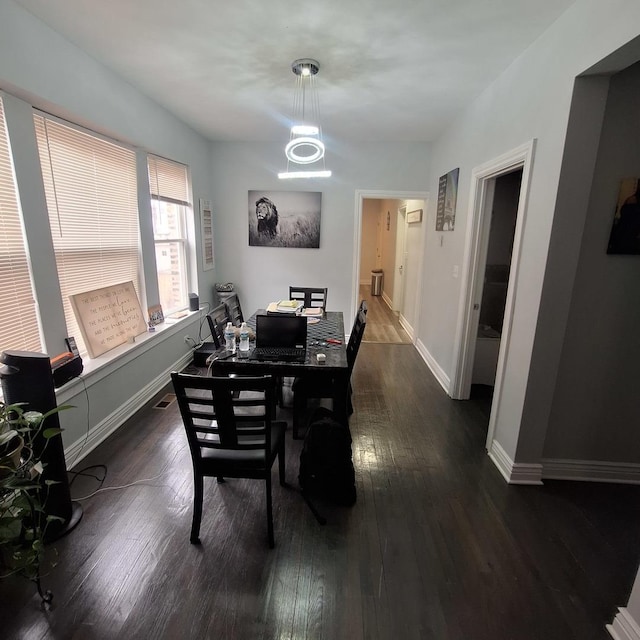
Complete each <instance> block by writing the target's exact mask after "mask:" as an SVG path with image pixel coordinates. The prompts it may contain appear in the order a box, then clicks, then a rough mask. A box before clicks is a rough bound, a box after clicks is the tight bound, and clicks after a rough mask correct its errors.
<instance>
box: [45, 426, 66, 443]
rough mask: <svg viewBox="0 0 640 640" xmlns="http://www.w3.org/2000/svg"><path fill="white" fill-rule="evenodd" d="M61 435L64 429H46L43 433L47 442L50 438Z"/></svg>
mask: <svg viewBox="0 0 640 640" xmlns="http://www.w3.org/2000/svg"><path fill="white" fill-rule="evenodd" d="M59 433H62V429H60V428H58V427H49V428H48V429H44V430H43V431H42V437H43V438H45V439H46V440H49V439H50V438H53V437H54V436H57V435H58V434H59Z"/></svg>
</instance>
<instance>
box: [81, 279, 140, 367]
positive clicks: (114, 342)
mask: <svg viewBox="0 0 640 640" xmlns="http://www.w3.org/2000/svg"><path fill="white" fill-rule="evenodd" d="M71 304H72V305H73V310H74V312H75V314H76V320H77V321H78V324H79V325H80V331H82V337H83V338H84V341H85V344H86V345H87V350H88V351H89V355H90V356H91V357H92V358H95V357H97V356H99V355H101V354H103V353H105V352H106V351H109V350H110V349H113V348H114V347H117V346H118V345H121V344H123V343H125V342H127V339H128V338H129V336H138V335H140V334H141V333H144V332H145V331H146V330H147V323H146V321H145V318H144V316H143V315H142V309H141V307H140V301H139V300H138V296H137V294H136V290H135V288H134V286H133V282H132V281H129V282H123V283H121V284H116V285H113V286H111V287H103V288H102V289H94V290H93V291H86V292H84V293H77V294H75V295H73V296H71Z"/></svg>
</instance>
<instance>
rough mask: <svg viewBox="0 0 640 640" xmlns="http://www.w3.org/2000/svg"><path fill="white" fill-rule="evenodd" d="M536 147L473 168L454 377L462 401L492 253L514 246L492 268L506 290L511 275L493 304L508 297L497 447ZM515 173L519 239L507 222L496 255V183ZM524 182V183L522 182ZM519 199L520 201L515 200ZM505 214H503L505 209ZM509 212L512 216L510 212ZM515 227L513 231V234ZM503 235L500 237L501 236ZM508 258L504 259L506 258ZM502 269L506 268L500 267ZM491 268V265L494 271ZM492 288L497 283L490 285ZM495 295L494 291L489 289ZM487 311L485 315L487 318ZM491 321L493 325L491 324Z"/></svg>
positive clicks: (495, 401)
mask: <svg viewBox="0 0 640 640" xmlns="http://www.w3.org/2000/svg"><path fill="white" fill-rule="evenodd" d="M534 150H535V140H531V141H530V142H528V143H526V144H524V145H522V146H521V147H518V148H516V149H513V150H512V151H510V152H508V153H506V154H504V155H502V156H500V157H498V158H495V159H494V160H491V161H489V162H487V163H486V164H484V165H481V166H479V167H476V169H474V171H473V173H472V185H471V203H470V211H471V215H472V219H471V221H470V224H469V225H468V227H467V236H466V239H465V254H464V268H463V281H462V296H461V303H460V304H461V308H460V313H459V321H458V326H457V339H456V354H455V360H454V364H455V370H454V372H453V376H452V384H451V394H450V395H451V397H453V398H455V399H459V400H466V399H468V398H469V397H470V392H471V383H472V379H473V366H474V360H475V357H476V346H477V343H478V329H479V328H481V326H480V310H481V307H482V302H483V292H484V291H485V282H486V276H487V273H486V271H487V264H488V261H487V257H488V256H489V255H491V256H492V259H493V256H495V255H498V254H500V253H503V254H504V253H505V252H506V251H505V245H507V244H510V245H511V251H510V257H509V267H508V269H507V270H506V269H505V268H504V265H499V266H498V268H497V269H495V270H494V271H495V272H497V274H496V273H491V277H492V278H495V279H496V281H497V282H499V283H500V284H499V286H496V287H494V288H495V289H496V290H497V289H499V288H502V289H505V286H504V280H506V291H502V292H501V293H500V296H499V297H498V296H497V294H496V295H495V297H496V299H497V300H498V299H499V300H500V303H499V304H498V303H494V304H493V307H496V306H498V307H502V299H503V298H504V305H503V311H502V310H501V311H500V313H499V314H498V315H497V316H496V315H493V317H494V318H496V321H497V319H499V320H500V321H501V322H500V324H501V326H500V331H499V343H498V344H496V345H494V346H496V347H497V358H496V361H495V369H494V370H495V374H493V373H491V376H490V377H492V378H493V380H494V390H493V397H492V399H491V409H490V418H489V428H488V432H487V449H489V450H491V444H492V442H493V434H494V431H495V425H496V421H497V418H498V416H499V414H500V404H501V401H502V386H503V379H504V369H505V363H506V362H507V360H508V357H509V350H510V339H511V323H512V317H513V307H514V300H515V291H514V289H515V282H517V279H518V268H519V256H520V247H521V243H522V236H523V231H524V225H525V217H526V209H527V207H526V203H527V197H528V193H529V185H530V180H531V166H532V162H533V155H534ZM508 174H513V175H512V176H511V178H505V181H504V184H507V182H508V181H511V182H512V184H511V185H510V190H511V191H513V190H514V185H515V187H518V186H519V188H518V189H517V191H518V197H517V208H516V215H515V222H513V221H512V222H511V223H510V224H512V225H513V238H512V239H511V240H510V241H509V242H508V243H507V241H505V240H504V238H505V237H506V235H507V233H506V227H507V226H508V225H505V227H504V228H502V229H501V230H500V232H499V233H498V234H497V235H496V237H495V238H494V241H495V243H497V244H499V245H502V246H501V248H500V251H498V253H497V254H496V253H495V252H494V250H493V249H492V253H491V254H490V253H489V251H490V236H491V221H492V217H493V211H494V205H496V185H498V187H499V189H502V187H503V183H502V182H498V179H499V178H500V177H501V176H507V175H508ZM518 183H519V185H518ZM514 202H515V200H514ZM501 216H502V214H501ZM505 217H506V216H505ZM510 235H511V230H509V236H510ZM498 238H500V240H498ZM501 261H503V259H501ZM501 270H502V272H501V273H500V271H501ZM490 271H491V270H490ZM486 289H487V291H489V290H490V289H491V287H489V288H486ZM487 295H489V294H487ZM491 307H492V304H491V303H488V306H486V307H485V310H484V313H485V314H486V313H489V316H490V317H491V316H492V313H491ZM484 317H485V316H484V315H483V318H484ZM489 326H490V325H489Z"/></svg>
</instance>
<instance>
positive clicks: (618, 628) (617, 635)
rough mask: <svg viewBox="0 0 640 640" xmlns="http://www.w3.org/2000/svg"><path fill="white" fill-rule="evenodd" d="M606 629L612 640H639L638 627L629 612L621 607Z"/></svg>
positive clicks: (639, 628) (639, 632)
mask: <svg viewBox="0 0 640 640" xmlns="http://www.w3.org/2000/svg"><path fill="white" fill-rule="evenodd" d="M606 629H607V631H608V632H609V635H610V636H611V637H612V638H613V640H640V625H638V623H637V622H636V621H635V620H634V619H633V616H632V615H631V614H630V613H629V610H628V609H626V608H624V607H621V608H620V609H618V613H617V614H616V617H615V618H614V620H613V622H612V623H611V624H608V625H606Z"/></svg>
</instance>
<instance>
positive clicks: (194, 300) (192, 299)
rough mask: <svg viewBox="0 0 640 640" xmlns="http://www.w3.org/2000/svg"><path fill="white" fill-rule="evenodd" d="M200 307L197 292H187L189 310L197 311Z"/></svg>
mask: <svg viewBox="0 0 640 640" xmlns="http://www.w3.org/2000/svg"><path fill="white" fill-rule="evenodd" d="M199 308H200V299H199V298H198V294H197V293H190V294H189V311H197V310H198V309H199Z"/></svg>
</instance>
